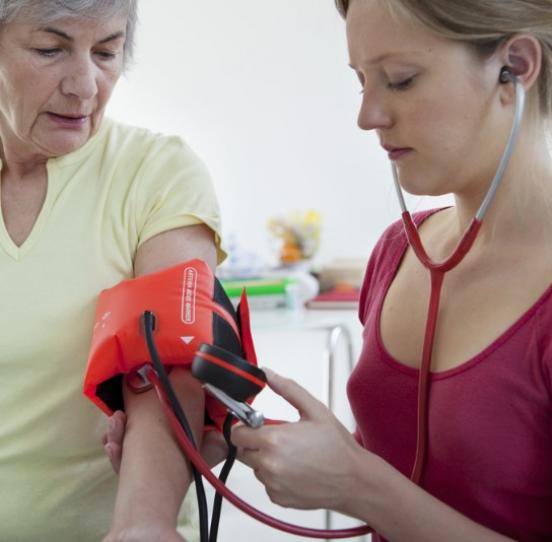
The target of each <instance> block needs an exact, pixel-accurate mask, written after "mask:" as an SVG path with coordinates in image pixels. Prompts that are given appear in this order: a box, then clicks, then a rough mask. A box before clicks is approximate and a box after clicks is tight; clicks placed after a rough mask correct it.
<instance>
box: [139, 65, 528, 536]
mask: <svg viewBox="0 0 552 542" xmlns="http://www.w3.org/2000/svg"><path fill="white" fill-rule="evenodd" d="M499 81H500V83H501V84H508V83H512V84H513V85H514V87H515V91H516V101H515V113H514V120H513V124H512V129H511V132H510V135H509V138H508V141H507V143H506V147H505V150H504V153H503V155H502V158H501V160H500V163H499V166H498V169H497V171H496V174H495V176H494V178H493V180H492V182H491V184H490V187H489V190H488V192H487V194H486V196H485V197H484V199H483V202H482V204H481V206H480V207H479V209H478V211H477V213H476V215H475V217H474V218H473V220H472V221H471V223H470V224H469V226H468V227H467V228H466V230H465V232H464V234H463V236H462V238H461V239H460V241H459V243H458V244H457V246H456V248H455V249H454V251H453V253H452V254H451V256H450V257H449V258H447V259H446V260H444V261H442V262H434V261H433V260H432V259H431V258H430V257H429V256H428V254H427V252H426V251H425V249H424V246H423V244H422V242H421V239H420V235H419V233H418V230H417V227H416V225H415V223H414V220H413V219H412V216H411V215H410V213H409V211H408V209H407V207H406V204H405V201H404V197H403V193H402V189H401V186H400V184H399V180H398V174H397V170H396V167H395V166H394V165H392V171H393V179H394V184H395V187H396V191H397V196H398V198H399V203H400V206H401V210H402V220H403V224H404V229H405V232H406V236H407V239H408V242H409V244H410V246H411V247H412V249H413V251H414V253H415V254H416V257H417V258H418V259H419V260H420V262H421V263H422V264H423V266H424V267H425V268H426V269H427V270H428V271H429V274H430V278H431V293H430V299H429V307H428V313H427V319H426V327H425V335H424V343H423V352H422V361H421V366H420V370H419V377H418V399H417V443H416V455H415V460H414V466H413V469H412V472H411V475H410V479H411V481H412V482H414V483H415V484H418V485H419V484H420V480H421V478H422V474H423V471H424V467H425V463H426V456H427V443H428V403H429V387H430V378H429V375H430V369H431V359H432V351H433V344H434V338H435V330H436V324H437V318H438V312H439V301H440V297H441V290H442V285H443V281H444V277H445V274H446V273H447V272H448V271H450V270H451V269H454V268H455V267H456V266H457V265H458V264H459V263H460V262H461V261H462V260H463V258H464V257H465V256H466V254H467V253H468V252H469V250H470V249H471V247H472V246H473V243H474V241H475V239H476V237H477V234H478V232H479V230H480V228H481V225H482V222H483V219H484V217H485V215H486V213H487V211H488V210H489V207H490V205H491V203H492V201H493V199H494V197H495V195H496V192H497V190H498V187H499V185H500V183H501V182H502V179H503V177H504V174H505V172H506V169H507V166H508V163H509V161H510V158H511V156H512V153H513V150H514V147H515V144H516V142H517V139H518V135H519V131H520V127H521V123H522V120H523V113H524V108H525V89H524V87H523V85H522V83H521V82H520V81H519V80H518V78H517V77H515V76H514V75H513V73H512V72H511V70H510V69H509V68H507V67H503V68H502V70H501V72H500V78H499ZM143 326H144V335H145V339H146V342H147V345H148V350H149V353H150V356H151V361H152V365H146V366H145V369H146V370H145V372H143V373H142V377H144V378H147V380H149V382H151V384H153V386H154V387H155V389H156V391H157V393H158V395H159V398H160V400H161V402H162V404H163V406H164V409H165V413H166V415H167V417H168V419H169V422H170V424H171V427H172V429H173V431H174V433H175V436H176V438H177V440H178V443H179V444H180V446H181V448H182V450H183V451H184V453H185V455H186V456H187V458H188V459H189V460H190V461H191V463H192V468H193V471H194V478H195V482H196V492H197V496H198V503H199V510H200V531H201V542H215V541H216V538H217V532H218V524H219V518H220V511H221V504H222V497H225V498H226V499H227V500H229V501H230V502H231V503H232V504H234V506H236V507H237V508H239V509H240V510H242V511H243V512H245V513H247V514H248V515H250V516H252V517H254V518H255V519H257V520H259V521H261V522H263V523H265V524H266V525H269V526H271V527H273V528H276V529H279V530H282V531H285V532H288V533H291V534H295V535H299V536H304V537H309V538H320V539H329V538H336V539H337V538H352V537H356V536H361V535H363V534H367V533H369V532H372V529H371V528H370V527H369V526H367V525H364V526H360V527H354V528H347V529H337V530H324V529H312V528H306V527H300V526H297V525H293V524H290V523H286V522H283V521H280V520H278V519H275V518H273V517H271V516H269V515H267V514H265V513H263V512H261V511H259V510H256V509H255V508H253V507H252V506H251V505H249V504H248V503H246V502H245V501H243V500H242V499H240V498H239V497H237V496H236V495H235V494H234V493H233V492H232V491H231V490H230V489H228V488H227V487H226V485H225V482H226V479H227V477H228V474H229V472H230V469H231V468H232V465H233V463H234V460H235V458H236V448H235V447H234V446H233V445H232V443H231V441H230V428H231V423H232V420H233V418H235V417H237V418H239V419H241V420H242V421H247V422H248V423H249V425H251V426H253V427H255V426H259V425H261V424H262V420H259V419H248V415H249V413H250V412H251V411H249V410H248V405H247V403H245V401H246V400H247V399H250V398H252V397H254V396H255V395H256V394H257V393H258V392H259V391H260V390H261V389H262V388H263V386H264V383H265V382H266V377H265V375H264V373H263V371H262V370H261V369H259V368H257V367H255V366H253V365H252V364H250V363H249V362H247V361H245V360H243V359H241V358H240V357H239V356H237V355H235V354H230V353H228V352H226V351H224V350H221V349H220V348H218V347H216V346H213V345H208V344H203V345H202V346H201V348H200V350H199V351H198V352H197V354H196V356H195V358H194V361H193V364H192V373H193V375H194V376H195V377H196V378H198V379H199V380H201V381H202V382H203V383H204V384H205V385H206V386H209V387H210V390H209V391H211V392H212V390H214V391H215V393H219V395H220V400H221V401H223V402H224V404H225V405H226V406H227V408H228V411H229V414H228V416H227V418H226V421H225V423H224V427H223V434H224V437H225V439H226V442H227V444H228V449H229V452H228V456H227V459H226V461H225V463H224V465H223V467H222V470H221V472H220V475H219V478H217V477H216V476H215V475H214V474H213V473H212V472H211V470H210V468H209V466H208V465H207V463H206V462H205V460H204V459H203V458H202V456H201V455H200V454H199V452H198V450H197V447H196V445H195V443H194V438H193V435H192V431H191V429H190V426H189V424H188V421H187V419H186V416H185V414H184V411H183V410H182V407H181V406H180V404H179V402H178V399H177V398H176V394H175V392H174V390H173V388H172V386H171V384H170V381H169V379H168V376H167V373H166V371H165V369H164V367H163V364H162V363H161V360H160V359H159V356H158V354H157V349H156V345H155V341H154V338H153V330H154V327H155V321H154V315H153V314H152V313H151V312H149V311H146V312H145V313H144V315H143ZM199 473H200V474H199ZM201 475H203V476H204V477H205V478H206V479H207V480H208V481H209V483H210V484H211V485H212V486H213V487H214V488H215V490H216V492H217V494H216V497H215V502H214V506H213V514H212V520H211V526H210V532H209V529H208V525H207V516H208V512H207V504H206V499H205V492H204V489H203V484H202V481H201Z"/></svg>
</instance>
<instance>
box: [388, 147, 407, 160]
mask: <svg viewBox="0 0 552 542" xmlns="http://www.w3.org/2000/svg"><path fill="white" fill-rule="evenodd" d="M386 150H387V155H388V156H389V160H393V161H395V160H399V159H400V158H402V157H403V156H405V155H406V154H408V153H409V152H410V151H411V150H412V149H411V148H409V147H405V148H402V149H386Z"/></svg>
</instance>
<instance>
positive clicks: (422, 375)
mask: <svg viewBox="0 0 552 542" xmlns="http://www.w3.org/2000/svg"><path fill="white" fill-rule="evenodd" d="M510 80H511V81H512V82H513V84H514V86H515V89H516V103H515V112H514V119H513V123H512V128H511V130H510V134H509V136H508V140H507V142H506V147H505V149H504V152H503V154H502V157H501V160H500V162H499V165H498V168H497V171H496V173H495V176H494V178H493V180H492V182H491V184H490V186H489V190H488V191H487V194H486V195H485V197H484V198H483V202H482V203H481V205H480V207H479V209H478V211H477V213H476V215H475V216H474V218H473V219H472V221H471V222H470V224H469V225H468V227H467V228H466V230H465V231H464V233H463V235H462V238H461V239H460V241H459V243H458V244H457V245H456V247H455V249H454V251H453V252H452V254H451V255H450V256H449V257H448V258H447V259H445V260H444V261H442V262H435V261H433V260H432V259H431V257H430V256H429V255H428V254H427V252H426V250H425V248H424V246H423V243H422V240H421V238H420V234H419V232H418V228H417V227H416V224H415V223H414V220H413V219H412V215H411V214H410V212H409V211H408V209H407V207H406V204H405V200H404V196H403V193H402V188H401V185H400V183H399V178H398V173H397V168H396V167H395V165H394V164H392V165H391V169H392V173H393V180H394V184H395V189H396V192H397V196H398V200H399V205H400V206H401V210H402V220H403V225H404V230H405V233H406V237H407V240H408V243H409V245H410V246H411V248H412V250H413V252H414V253H415V255H416V257H417V258H418V260H419V261H420V262H421V263H422V265H423V266H424V267H425V268H426V269H427V270H428V271H429V273H430V279H431V293H430V299H429V306H428V311H427V319H426V328H425V334H424V343H423V349H422V361H421V365H420V370H419V377H418V398H417V429H416V453H415V457H414V464H413V467H412V471H411V475H410V480H411V481H412V482H414V483H415V484H418V485H419V484H420V482H421V479H422V476H423V471H424V467H425V461H426V456H427V446H428V438H429V437H428V413H429V388H430V373H431V361H432V354H433V345H434V340H435V331H436V328H437V320H438V315H439V303H440V298H441V289H442V286H443V281H444V278H445V273H446V272H447V271H450V270H451V269H453V268H454V267H456V266H457V265H458V264H459V263H460V262H461V261H462V260H463V259H464V257H465V256H466V254H467V253H468V252H469V251H470V249H471V247H472V246H473V243H474V242H475V239H476V237H477V234H478V232H479V230H480V228H481V225H482V223H483V218H484V217H485V215H486V214H487V211H488V210H489V207H490V205H491V203H492V202H493V200H494V198H495V196H496V193H497V191H498V188H499V186H500V184H501V183H502V180H503V178H504V175H505V173H506V169H507V167H508V164H509V162H510V159H511V157H512V154H513V152H514V148H515V145H516V143H517V140H518V138H519V132H520V129H521V124H522V121H523V113H524V109H525V88H524V87H523V84H522V83H521V82H520V81H519V79H518V78H517V77H515V76H513V75H511V76H510Z"/></svg>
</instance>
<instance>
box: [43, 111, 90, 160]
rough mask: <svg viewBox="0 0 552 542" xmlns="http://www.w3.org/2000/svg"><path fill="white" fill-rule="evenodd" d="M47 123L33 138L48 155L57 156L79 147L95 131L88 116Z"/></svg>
mask: <svg viewBox="0 0 552 542" xmlns="http://www.w3.org/2000/svg"><path fill="white" fill-rule="evenodd" d="M49 124H50V126H48V127H47V128H46V129H44V128H42V129H40V130H39V131H38V133H37V134H35V138H34V139H35V142H36V143H38V145H39V147H41V148H42V149H44V150H45V151H46V153H47V154H48V157H59V156H63V155H65V154H69V153H71V152H73V151H76V150H77V149H80V148H81V147H82V146H83V145H85V144H86V142H87V141H88V140H89V139H90V138H91V137H92V136H93V135H94V134H95V133H96V131H97V130H96V126H94V125H93V124H92V123H91V122H90V119H89V118H87V119H85V120H82V121H81V122H71V121H68V122H67V123H65V124H64V123H63V122H56V123H49ZM94 124H96V123H94Z"/></svg>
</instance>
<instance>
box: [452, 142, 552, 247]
mask: <svg viewBox="0 0 552 542" xmlns="http://www.w3.org/2000/svg"><path fill="white" fill-rule="evenodd" d="M490 181H491V180H490V179H489V184H490ZM484 195H485V194H484V193H466V194H455V201H456V222H457V224H456V227H457V228H458V233H459V235H461V233H462V232H463V231H464V230H465V228H466V227H467V225H468V224H469V223H470V221H471V220H472V219H473V217H474V216H475V214H476V213H477V211H478V209H479V207H480V205H481V202H482V199H483V197H484ZM551 231H552V157H551V154H550V149H549V148H548V144H547V141H546V136H545V134H544V133H541V134H540V137H537V136H536V134H535V136H534V137H523V134H522V136H521V137H520V140H519V142H518V144H517V146H516V149H515V151H514V153H513V155H512V158H511V160H510V163H509V165H508V168H507V170H506V174H505V175H504V178H503V181H502V183H501V185H500V186H499V188H498V191H497V193H496V196H495V199H494V200H493V202H492V204H491V206H490V208H489V210H488V212H487V214H486V215H485V218H484V220H483V226H482V228H481V230H480V233H479V241H478V243H487V242H490V241H492V242H493V243H496V241H497V240H498V241H500V240H505V241H507V242H509V243H512V242H515V241H516V240H518V241H521V242H523V240H524V239H525V238H533V237H534V236H535V235H539V236H540V235H541V234H543V233H545V232H547V233H548V235H549V234H550V232H551Z"/></svg>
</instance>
